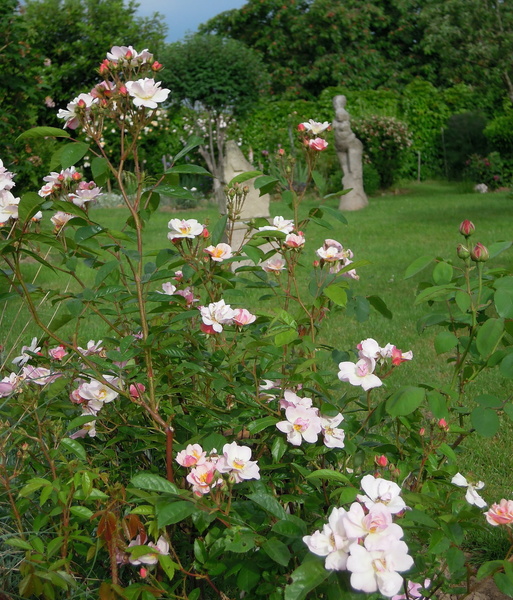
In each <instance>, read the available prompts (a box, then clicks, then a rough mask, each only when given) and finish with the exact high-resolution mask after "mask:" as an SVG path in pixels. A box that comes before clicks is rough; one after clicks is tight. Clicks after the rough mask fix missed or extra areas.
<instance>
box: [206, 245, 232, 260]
mask: <svg viewBox="0 0 513 600" xmlns="http://www.w3.org/2000/svg"><path fill="white" fill-rule="evenodd" d="M204 252H206V253H207V254H209V255H210V258H211V259H212V260H213V261H215V262H223V260H227V259H228V258H232V256H233V251H232V249H231V246H229V245H228V244H223V243H221V244H217V246H208V247H207V248H205V250H204Z"/></svg>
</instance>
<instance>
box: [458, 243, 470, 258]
mask: <svg viewBox="0 0 513 600" xmlns="http://www.w3.org/2000/svg"><path fill="white" fill-rule="evenodd" d="M456 252H457V254H458V258H461V259H462V260H465V259H466V258H468V257H469V256H470V250H469V249H468V248H467V247H466V246H464V245H463V244H458V247H457V248H456Z"/></svg>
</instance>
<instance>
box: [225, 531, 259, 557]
mask: <svg viewBox="0 0 513 600" xmlns="http://www.w3.org/2000/svg"><path fill="white" fill-rule="evenodd" d="M254 547H255V534H253V533H237V534H236V535H235V536H234V537H233V538H232V539H229V540H227V541H226V545H225V548H226V550H229V551H230V552H235V553H236V554H244V553H245V552H249V551H250V550H252V549H253V548H254Z"/></svg>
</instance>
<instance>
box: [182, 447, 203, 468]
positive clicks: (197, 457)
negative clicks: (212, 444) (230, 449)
mask: <svg viewBox="0 0 513 600" xmlns="http://www.w3.org/2000/svg"><path fill="white" fill-rule="evenodd" d="M206 456H207V453H206V452H205V451H204V450H203V448H202V447H201V446H200V445H199V444H189V445H188V446H187V448H185V450H181V451H180V452H179V453H178V454H177V455H176V459H175V460H176V462H177V463H178V464H179V465H180V466H181V467H195V466H196V465H203V464H204V463H206V462H207V458H206Z"/></svg>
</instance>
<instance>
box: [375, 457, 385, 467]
mask: <svg viewBox="0 0 513 600" xmlns="http://www.w3.org/2000/svg"><path fill="white" fill-rule="evenodd" d="M374 462H375V463H376V464H377V465H378V467H386V466H387V465H388V458H387V457H386V456H385V455H384V454H382V455H381V456H375V457H374Z"/></svg>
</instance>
